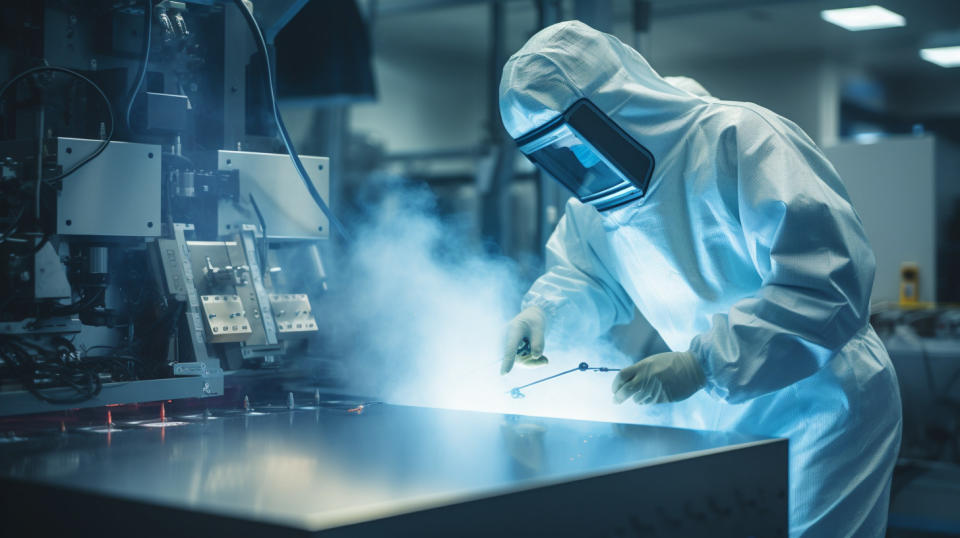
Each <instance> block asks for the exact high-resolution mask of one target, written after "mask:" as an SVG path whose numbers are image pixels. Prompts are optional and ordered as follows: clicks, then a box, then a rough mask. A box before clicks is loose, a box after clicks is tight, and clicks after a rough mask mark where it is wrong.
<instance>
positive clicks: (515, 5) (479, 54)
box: [372, 0, 960, 80]
mask: <svg viewBox="0 0 960 538" xmlns="http://www.w3.org/2000/svg"><path fill="white" fill-rule="evenodd" d="M870 3H877V4H880V5H883V6H884V7H887V8H888V9H891V10H893V11H896V12H898V13H900V14H901V15H903V16H904V17H905V18H906V19H907V25H906V26H905V27H902V28H891V29H883V30H872V31H863V32H850V31H847V30H844V29H842V28H840V27H838V26H834V25H832V24H828V23H826V22H824V21H823V20H821V18H820V10H821V9H827V8H834V7H848V6H851V5H865V4H870ZM631 4H632V3H631V2H629V1H614V2H613V19H614V31H615V33H617V34H618V35H620V36H621V37H624V34H629V32H630V21H631V20H632V8H631ZM651 4H652V20H651V26H650V37H649V48H648V50H647V54H648V55H649V56H650V57H651V58H652V59H653V60H654V62H669V63H676V62H683V63H689V62H691V61H700V62H706V61H722V60H726V59H731V58H740V59H742V58H748V57H753V56H764V57H770V56H775V55H784V56H796V55H818V56H823V57H829V58H832V59H835V60H837V61H838V62H842V63H844V64H845V65H848V66H850V67H855V68H862V69H866V70H869V71H871V72H872V73H874V74H876V75H878V76H911V75H916V76H923V77H932V78H934V79H944V80H950V79H954V80H955V79H960V68H956V69H944V68H942V67H938V66H936V65H933V64H930V63H928V62H924V61H923V60H921V59H920V58H919V56H918V50H919V48H921V47H922V46H924V44H925V43H927V42H928V40H929V39H931V38H933V37H934V35H935V34H936V33H942V32H950V31H956V32H958V36H960V1H958V0H862V1H861V2H856V3H854V2H850V1H848V0H833V1H823V0H653V2H652V3H651ZM372 5H375V6H376V8H375V10H376V12H377V14H376V15H375V17H374V18H375V21H376V32H375V42H379V43H383V44H390V45H391V46H398V45H399V46H402V47H404V48H406V49H408V50H409V49H413V50H421V49H422V50H423V52H424V53H429V54H437V55H444V56H449V57H456V58H460V59H461V60H463V61H477V62H483V61H484V58H485V57H486V56H487V54H488V49H489V17H488V13H489V7H488V6H489V2H487V1H478V0H445V1H444V0H379V1H378V2H376V3H375V4H372ZM504 5H505V11H506V25H507V26H506V29H507V30H506V33H505V35H506V36H507V44H506V49H507V50H511V47H512V48H516V47H517V46H519V44H522V42H523V40H524V38H525V37H526V36H528V35H529V34H530V33H531V32H532V31H533V30H535V28H536V22H535V20H536V15H535V9H534V7H533V6H534V2H533V1H532V0H531V1H527V0H508V1H506V2H505V4H504ZM514 42H516V43H514ZM958 44H960V43H958ZM383 52H384V53H386V54H389V50H383Z"/></svg>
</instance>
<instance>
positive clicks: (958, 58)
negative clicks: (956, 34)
mask: <svg viewBox="0 0 960 538" xmlns="http://www.w3.org/2000/svg"><path fill="white" fill-rule="evenodd" d="M920 57H921V58H923V59H924V60H926V61H928V62H931V63H935V64H937V65H939V66H940V67H960V46H954V47H936V48H932V49H920Z"/></svg>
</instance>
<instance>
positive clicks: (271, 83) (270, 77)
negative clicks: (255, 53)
mask: <svg viewBox="0 0 960 538" xmlns="http://www.w3.org/2000/svg"><path fill="white" fill-rule="evenodd" d="M233 3H234V4H235V5H236V6H237V8H239V9H240V12H241V13H242V14H243V18H244V20H246V21H247V24H248V25H249V26H250V31H251V32H253V34H254V36H255V37H256V42H257V48H258V49H259V50H260V52H261V53H262V54H263V63H264V64H265V66H266V69H267V86H268V88H269V90H270V101H271V104H272V106H273V118H274V120H275V121H276V123H277V131H279V133H280V140H281V141H282V142H283V145H284V147H286V148H287V153H289V154H290V160H291V161H293V166H294V167H295V168H296V169H297V173H298V174H300V179H301V180H303V184H304V185H305V186H306V187H307V192H309V193H310V197H311V198H313V201H314V203H315V204H317V207H319V208H320V211H322V212H323V214H324V215H326V217H327V220H329V221H330V224H331V225H332V226H333V227H334V228H336V230H337V233H339V234H340V237H342V238H343V239H344V241H346V242H348V243H349V242H350V241H351V238H350V235H349V234H348V233H347V229H346V228H345V227H344V226H343V223H341V222H340V219H338V218H337V217H336V215H334V214H333V211H331V210H330V207H328V206H327V203H326V202H324V201H323V197H321V196H320V193H319V192H317V188H316V187H315V186H314V185H313V181H312V180H311V179H310V175H309V174H307V169H306V168H304V167H303V163H302V162H301V161H300V154H299V153H297V150H296V148H294V147H293V141H292V140H291V139H290V133H288V132H287V127H286V125H284V123H283V117H282V116H281V115H280V105H279V103H278V100H277V90H276V81H275V80H274V72H273V66H272V65H271V62H270V52H269V51H268V50H267V41H266V40H265V39H264V38H263V32H261V31H260V25H259V24H257V21H256V19H254V18H253V13H251V12H250V10H249V9H247V6H245V5H244V4H243V0H233Z"/></svg>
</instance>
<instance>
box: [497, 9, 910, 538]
mask: <svg viewBox="0 0 960 538" xmlns="http://www.w3.org/2000/svg"><path fill="white" fill-rule="evenodd" d="M584 97H585V98H588V99H590V100H591V101H592V102H593V103H594V104H595V105H597V106H598V107H599V108H600V109H601V110H602V111H603V112H604V113H605V114H607V115H608V116H609V117H610V118H611V119H613V121H615V122H616V123H617V124H618V125H619V126H620V127H621V128H623V129H624V130H625V131H626V132H627V133H629V134H630V135H631V136H632V137H633V138H635V139H636V140H637V141H639V142H640V143H641V144H643V145H644V146H645V147H646V148H647V149H649V150H650V152H652V154H653V156H654V158H655V163H656V164H655V168H654V171H653V175H652V178H651V180H650V185H649V188H648V190H647V192H646V194H645V195H644V197H643V198H641V199H639V200H637V201H634V202H631V203H629V204H628V205H625V206H622V207H619V208H615V209H612V210H609V211H606V212H604V213H602V214H601V213H599V212H598V211H597V210H596V209H594V208H593V207H591V206H589V205H584V204H582V203H580V202H579V201H577V200H575V199H571V201H570V202H569V203H568V204H567V207H566V212H565V215H564V216H563V218H562V219H561V220H560V222H559V223H558V225H557V228H556V230H555V231H554V233H553V235H552V236H551V238H550V240H549V242H548V244H547V272H546V273H545V274H544V275H543V276H541V277H540V278H539V279H538V280H537V281H536V282H535V283H534V284H533V286H532V287H531V288H530V290H529V292H528V293H527V295H526V296H525V297H524V305H523V306H524V307H527V306H530V305H536V306H539V307H540V308H542V309H543V311H544V312H546V314H547V319H548V324H547V326H548V328H549V331H550V333H551V334H550V338H551V339H553V338H555V337H556V336H563V337H576V338H578V339H581V340H582V339H589V338H593V337H598V336H600V335H602V334H603V333H605V332H606V331H607V330H608V329H609V328H610V327H611V326H612V325H614V324H622V323H626V322H628V321H629V320H630V318H631V316H632V309H633V304H635V305H636V306H637V308H638V310H639V311H640V312H641V313H642V314H643V315H644V316H645V317H646V318H647V319H648V320H649V321H650V323H651V324H652V325H653V327H654V328H656V329H657V331H658V332H659V333H660V335H661V336H662V337H663V339H664V341H665V342H666V343H667V345H669V346H670V348H671V349H673V350H674V351H687V350H689V351H690V352H692V353H693V354H694V355H695V356H696V358H697V360H698V361H699V364H700V366H702V368H703V371H704V373H705V376H706V379H707V384H706V387H705V388H704V389H703V390H700V391H698V392H697V393H695V394H694V395H693V396H692V397H690V398H689V399H687V400H685V401H681V402H677V403H673V404H659V405H665V406H671V407H672V410H670V412H669V413H665V414H663V415H661V414H658V416H667V417H668V419H667V420H666V421H665V422H666V423H668V424H670V425H673V426H677V427H686V428H697V429H710V430H733V431H738V432H743V433H748V434H757V435H765V436H775V437H787V438H789V440H790V469H789V472H790V475H789V476H790V499H789V504H790V534H791V535H792V536H800V535H811V536H849V535H857V536H881V535H882V534H883V532H884V528H885V525H886V519H887V509H888V504H889V495H890V481H891V476H892V472H893V467H894V463H895V460H896V457H897V453H898V450H899V445H900V433H901V411H900V409H901V407H900V396H899V391H898V388H897V382H896V377H895V374H894V371H893V367H892V366H891V364H890V360H889V357H888V356H887V353H886V350H885V349H884V347H883V345H882V343H881V342H880V340H879V338H878V337H877V335H876V333H875V332H874V331H873V329H872V328H871V327H870V325H869V324H868V312H869V302H870V290H871V286H872V283H873V277H874V267H875V258H874V255H873V252H872V251H871V249H870V246H869V245H868V244H867V240H866V237H865V236H864V232H863V229H862V226H861V222H860V219H859V217H858V216H857V214H856V213H855V211H854V209H853V207H852V206H851V203H850V200H849V197H848V195H847V192H846V189H845V188H844V185H843V183H842V182H841V181H840V178H839V177H838V175H837V172H836V170H835V169H834V168H833V166H832V165H831V164H830V163H829V162H828V161H827V159H826V158H825V157H824V155H823V154H822V153H821V151H820V150H819V149H818V148H817V146H816V145H815V144H814V143H813V142H812V141H811V140H810V138H809V137H807V135H806V134H805V133H804V132H803V131H802V130H801V129H800V128H799V127H797V126H796V125H795V124H794V123H792V122H791V121H789V120H787V119H784V118H782V117H780V116H778V115H776V114H774V113H773V112H771V111H769V110H767V109H765V108H763V107H760V106H757V105H754V104H751V103H742V102H732V101H721V100H717V99H714V98H712V97H703V96H696V95H693V94H691V93H688V92H687V91H684V90H682V89H678V88H677V87H675V86H673V85H671V84H669V83H668V82H666V81H665V80H664V79H663V78H661V77H660V76H659V75H658V74H657V73H656V72H655V71H654V70H653V69H652V68H651V67H650V65H649V64H648V63H647V62H646V60H645V59H644V58H643V57H642V56H641V55H640V54H639V53H638V52H636V51H635V50H633V49H632V48H630V47H629V46H627V45H625V44H623V43H622V42H620V41H619V40H618V39H616V38H615V37H613V36H610V35H607V34H604V33H601V32H598V31H596V30H593V29H592V28H590V27H588V26H586V25H584V24H582V23H580V22H576V21H572V22H564V23H559V24H556V25H553V26H550V27H548V28H546V29H544V30H542V31H540V32H539V33H537V34H536V35H534V36H533V37H532V38H531V39H530V40H529V41H528V42H527V43H526V45H524V47H523V48H522V49H520V51H518V52H517V53H516V54H514V55H513V56H512V57H511V58H510V60H509V61H508V62H507V64H506V66H505V67H504V70H503V78H502V80H501V84H500V111H501V115H502V118H503V123H504V125H505V127H506V129H507V131H508V132H509V133H510V134H511V135H512V136H514V137H519V136H521V135H523V134H525V133H528V132H530V131H531V130H532V129H535V128H537V127H539V126H542V125H543V124H545V123H546V122H548V121H549V120H551V119H553V118H555V117H557V116H558V115H559V114H560V113H561V112H562V111H564V110H565V109H566V108H567V107H568V106H569V105H570V104H571V103H573V102H574V101H576V100H578V99H581V98H584ZM744 472H749V470H746V469H745V470H744Z"/></svg>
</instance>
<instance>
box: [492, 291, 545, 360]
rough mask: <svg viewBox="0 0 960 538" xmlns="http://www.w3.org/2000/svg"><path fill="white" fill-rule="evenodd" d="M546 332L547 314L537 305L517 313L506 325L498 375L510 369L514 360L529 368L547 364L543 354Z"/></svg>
mask: <svg viewBox="0 0 960 538" xmlns="http://www.w3.org/2000/svg"><path fill="white" fill-rule="evenodd" d="M546 332H547V315H546V314H545V313H544V312H543V310H541V309H540V308H539V307H536V306H530V307H527V308H525V309H524V310H523V312H520V313H519V314H517V317H515V318H513V320H512V321H511V322H510V323H509V324H508V325H507V335H506V339H505V340H504V342H503V362H502V363H501V364H500V375H503V374H506V373H508V372H509V371H510V370H512V369H513V364H514V363H515V362H516V363H517V364H521V365H523V366H527V367H531V368H533V367H536V366H543V365H544V364H547V358H546V357H544V356H543V338H544V335H545V334H546Z"/></svg>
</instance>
